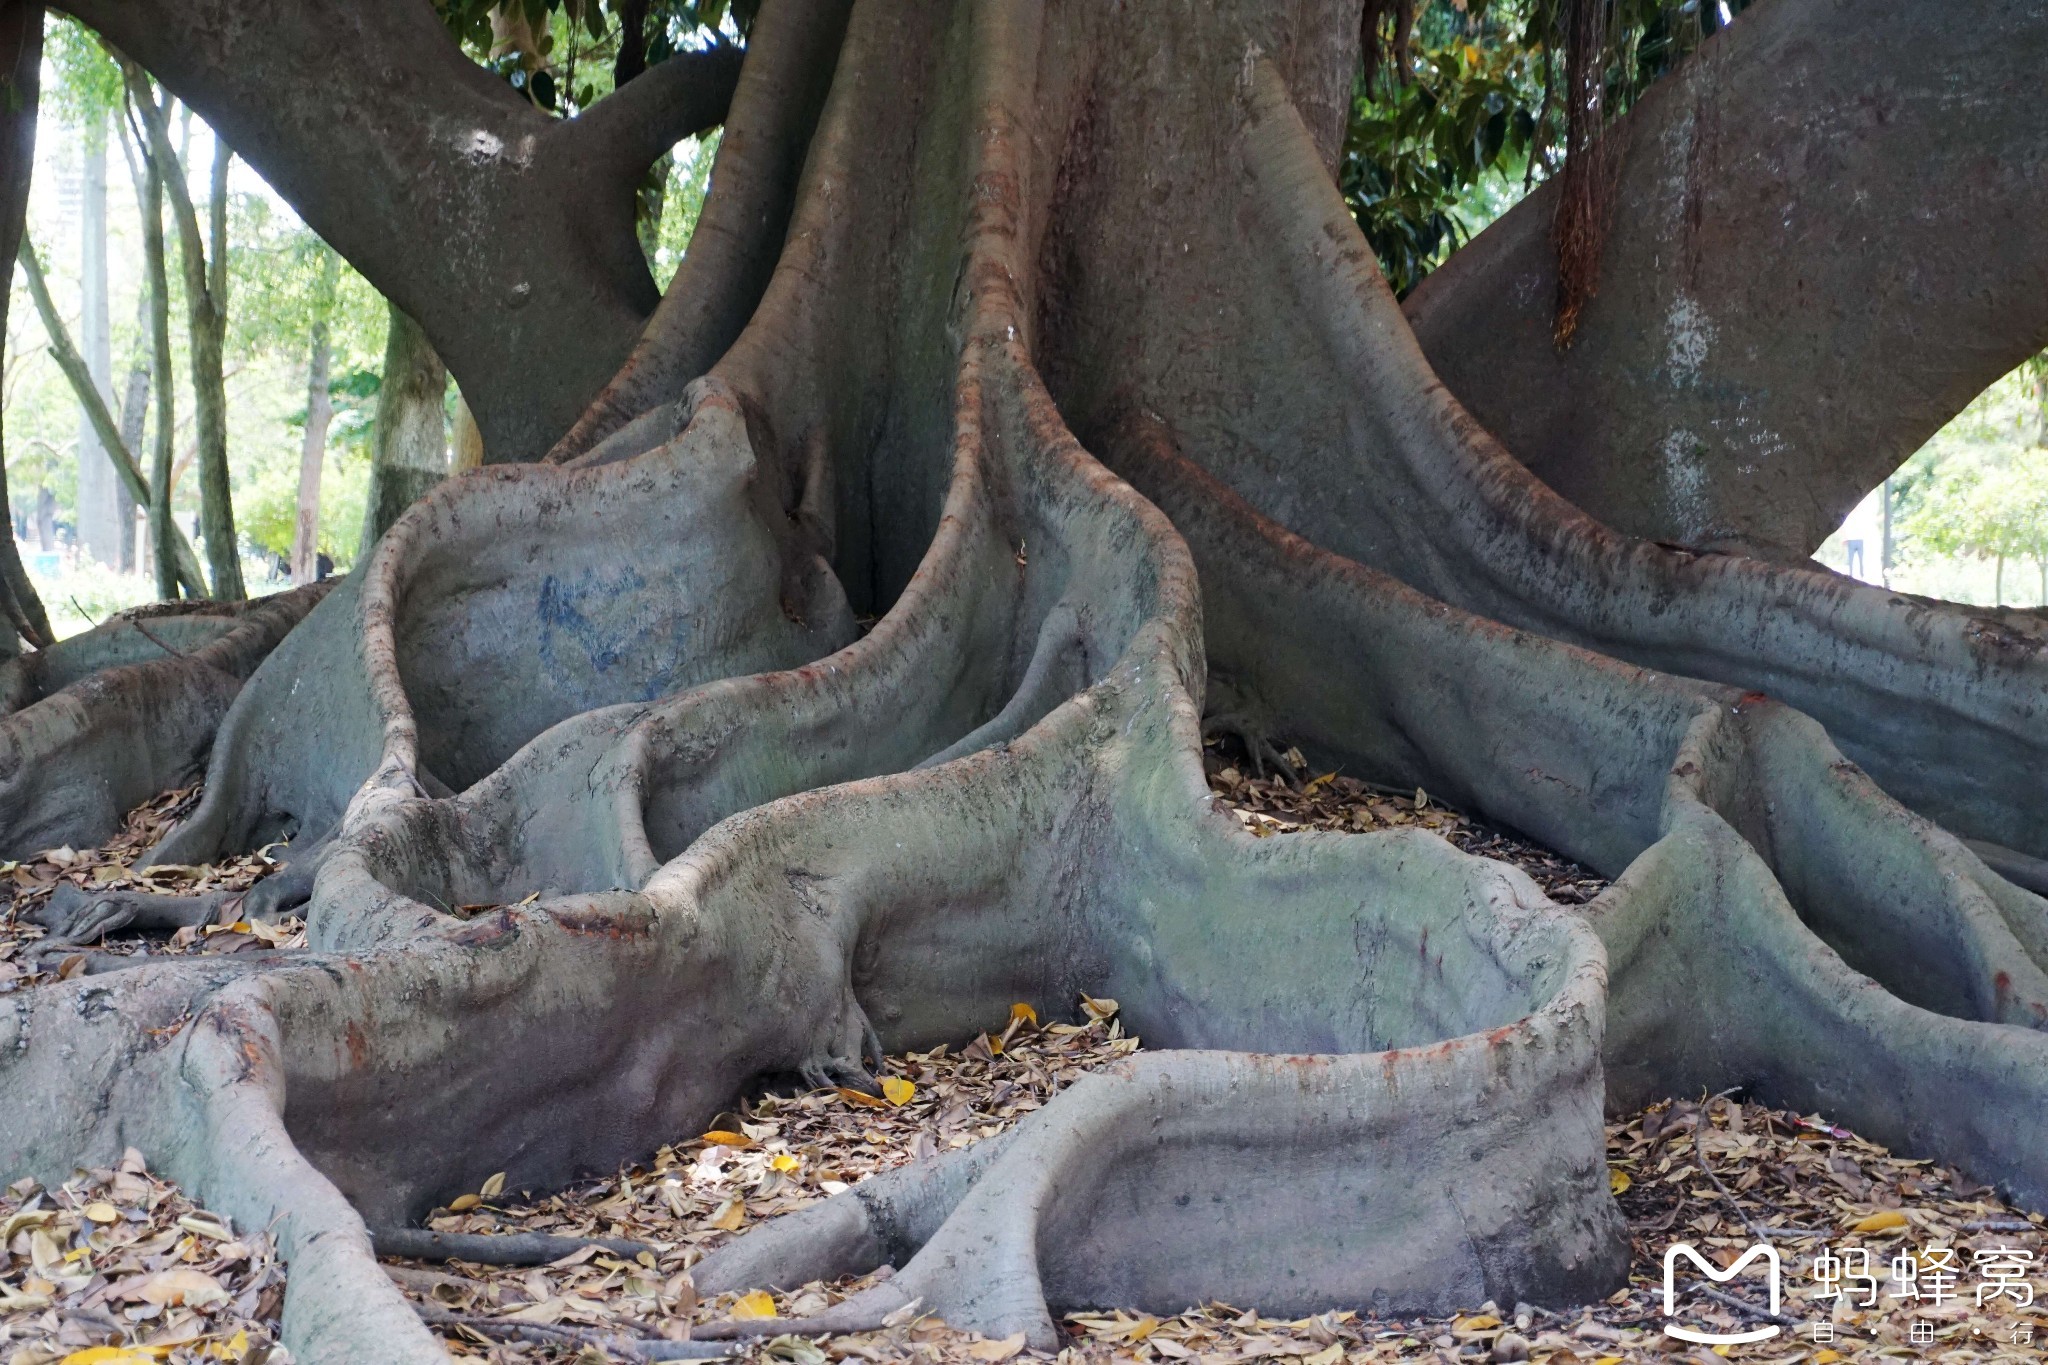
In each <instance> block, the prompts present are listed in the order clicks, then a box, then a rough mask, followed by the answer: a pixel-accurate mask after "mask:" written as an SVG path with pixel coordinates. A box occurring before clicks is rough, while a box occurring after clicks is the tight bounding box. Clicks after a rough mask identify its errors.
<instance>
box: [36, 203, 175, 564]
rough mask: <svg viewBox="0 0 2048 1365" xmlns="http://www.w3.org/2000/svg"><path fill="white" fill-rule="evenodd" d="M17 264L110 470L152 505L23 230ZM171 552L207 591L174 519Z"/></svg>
mask: <svg viewBox="0 0 2048 1365" xmlns="http://www.w3.org/2000/svg"><path fill="white" fill-rule="evenodd" d="M20 259H21V269H22V273H23V274H24V275H25V276H26V277H27V279H28V292H29V297H30V298H32V299H34V300H35V305H36V312H37V313H38V314H40V315H41V317H42V320H43V331H44V332H45V333H47V334H48V336H49V338H50V357H51V359H53V360H55V361H56V362H57V368H58V369H60V370H62V371H63V372H64V377H65V379H67V380H69V381H70V383H71V390H72V392H73V393H75V394H76V395H77V396H78V405H79V406H80V407H81V408H83V409H84V410H85V417H86V420H87V421H88V422H90V423H92V429H93V432H94V434H95V435H97V436H98V437H99V438H100V444H101V445H103V446H105V447H106V449H107V453H108V454H109V455H111V456H112V457H113V460H114V472H115V473H116V474H119V475H120V476H121V483H122V485H123V486H124V487H126V488H127V490H128V494H129V496H130V497H132V498H134V499H135V500H136V501H137V502H139V503H141V504H142V505H143V506H145V507H148V506H151V505H152V501H151V494H150V486H149V481H148V480H147V479H144V478H143V477H142V471H141V470H140V469H138V468H137V467H136V465H135V456H134V454H133V452H131V451H130V450H129V449H128V443H127V442H126V441H124V440H122V439H121V427H120V424H119V423H117V422H116V421H115V420H114V414H113V413H111V412H109V411H107V401H106V399H105V397H104V396H103V395H102V394H101V393H100V389H99V385H97V384H95V383H93V380H92V371H91V370H90V369H89V368H87V366H86V363H85V357H84V356H82V355H80V354H79V353H78V347H77V345H76V344H74V343H73V342H72V340H71V333H70V331H69V330H68V329H66V327H65V326H64V319H63V318H62V317H61V316H59V314H58V312H57V304H56V301H55V300H54V299H52V298H51V297H50V284H49V281H48V279H47V278H45V276H44V275H43V265H42V262H41V261H40V260H39V259H37V257H36V249H35V244H34V243H33V242H31V241H29V240H28V238H27V236H25V235H24V236H23V237H22V239H21V255H20ZM171 535H172V537H173V538H174V545H175V553H176V555H177V559H178V575H179V577H181V578H183V579H184V580H185V582H186V585H187V587H188V588H190V589H192V590H194V591H195V592H200V593H203V592H204V591H205V584H206V580H205V578H204V577H203V576H202V575H201V573H200V569H199V557H198V556H197V555H196V554H194V553H193V551H192V545H191V542H189V541H187V540H186V539H185V535H184V532H182V531H180V530H179V529H178V528H177V527H176V526H175V525H173V526H172V527H171Z"/></svg>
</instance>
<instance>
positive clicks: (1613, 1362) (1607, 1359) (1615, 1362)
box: [1593, 1356, 1621, 1365]
mask: <svg viewBox="0 0 2048 1365" xmlns="http://www.w3.org/2000/svg"><path fill="white" fill-rule="evenodd" d="M1593 1365H1621V1357H1620V1356H1601V1357H1600V1358H1599V1359H1598V1360H1596V1361H1594V1362H1593Z"/></svg>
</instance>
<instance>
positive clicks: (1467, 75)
mask: <svg viewBox="0 0 2048 1365" xmlns="http://www.w3.org/2000/svg"><path fill="white" fill-rule="evenodd" d="M1589 3H1590V4H1595V5H1598V6H1600V7H1601V8H1602V10H1603V12H1604V13H1603V19H1604V23H1605V28H1606V32H1607V42H1606V47H1605V50H1604V52H1603V54H1602V63H1603V69H1604V76H1605V79H1604V89H1605V109H1606V111H1607V113H1608V115H1609V116H1610V117H1612V116H1614V115H1617V114H1619V113H1621V112H1623V111H1624V110H1626V109H1627V108H1628V106H1629V105H1631V104H1633V103H1634V102H1635V100H1636V98H1637V97H1638V96H1640V95H1641V93H1642V92H1643V90H1645V89H1646V88H1648V86H1649V85H1650V84H1651V82H1653V81H1655V80H1656V79H1657V78H1658V77H1659V76H1662V75H1663V74H1664V73H1665V72H1667V71H1669V70H1670V69H1671V68H1672V67H1673V66H1675V65H1676V64H1677V63H1678V62H1679V61H1680V60H1681V59H1682V58H1683V57H1684V56H1685V55H1686V54H1687V53H1689V52H1691V51H1692V50H1693V49H1694V48H1695V47H1697V46H1698V45H1699V44H1700V42H1701V41H1702V40H1703V39H1704V38H1705V37H1707V36H1709V35H1711V34H1712V33H1713V32H1714V31H1715V30H1716V29H1717V28H1719V27H1720V26H1721V23H1722V18H1721V15H1722V12H1723V5H1722V4H1721V3H1720V0H1419V3H1417V4H1416V7H1415V22H1414V24H1413V26H1412V30H1411V31H1410V32H1409V33H1408V35H1407V36H1408V42H1407V46H1406V50H1405V52H1389V53H1387V54H1386V58H1387V59H1386V60H1380V61H1377V62H1376V63H1374V64H1373V66H1374V70H1373V74H1372V75H1371V76H1370V78H1368V77H1366V76H1365V75H1364V74H1363V73H1361V76H1360V79H1359V81H1358V83H1357V88H1356V89H1355V91H1354V93H1353V99H1352V106H1351V119H1350V124H1349V127H1348V128H1347V129H1346V131H1345V138H1344V152H1343V159H1342V162H1341V163H1340V165H1339V167H1338V187H1339V188H1340V189H1341V190H1342V191H1343V193H1344V198H1345V201H1346V202H1347V203H1348V204H1349V205H1350V206H1351V211H1352V214H1353V216H1354V217H1356V218H1357V219H1358V225H1359V228H1360V229H1361V230H1362V231H1363V232H1364V233H1365V238H1366V240H1367V241H1368V242H1370V243H1371V244H1372V248H1373V251H1374V253H1375V254H1376V255H1377V256H1378V257H1379V260H1380V267H1381V269H1382V270H1383V271H1384V272H1385V274H1386V277H1387V282H1388V283H1389V284H1391V285H1392V286H1393V288H1394V290H1395V292H1396V293H1400V294H1405V293H1407V292H1408V291H1409V290H1410V289H1412V288H1414V287H1415V285H1416V284H1417V283H1418V282H1420V281H1421V279H1422V277H1423V276H1424V275H1426V274H1428V273H1429V272H1430V271H1431V270H1432V269H1434V268H1435V267H1436V266H1438V265H1441V264H1442V263H1443V261H1444V259H1445V258H1446V257H1448V256H1449V255H1450V254H1451V252H1453V251H1455V250H1456V249H1457V248H1458V247H1459V246H1461V245H1463V244H1464V242H1465V241H1466V240H1467V239H1468V238H1469V237H1470V236H1471V234H1472V233H1474V232H1476V231H1478V230H1479V229H1481V228H1483V227H1485V226H1486V225H1487V224H1488V223H1490V222H1491V221H1492V220H1493V219H1494V218H1496V217H1498V216H1499V215H1500V214H1501V213H1503V212H1505V211H1506V210H1507V209H1508V208H1510V207H1512V206H1513V205H1514V203H1515V202H1516V201H1517V200H1519V199H1520V198H1521V196H1522V194H1523V193H1525V192H1526V191H1527V190H1528V188H1529V187H1530V186H1532V185H1534V184H1535V183H1537V182H1538V181H1541V180H1543V179H1545V178H1547V177H1548V176H1550V175H1552V174H1554V173H1555V172H1556V171H1557V170H1558V168H1559V166H1560V165H1561V163H1562V151H1561V149H1562V148H1563V146H1564V143H1565V139H1564V119H1563V114H1562V110H1561V99H1560V92H1561V87H1562V80H1563V70H1562V68H1563V62H1564V57H1563V53H1562V50H1561V43H1560V36H1561V34H1562V32H1563V26H1564V21H1565V19H1566V18H1567V16H1568V12H1569V11H1570V9H1571V7H1573V6H1574V5H1579V4H1589ZM1748 3H1749V0H1728V2H1727V4H1726V6H1725V8H1726V11H1727V12H1728V13H1729V14H1731V15H1733V14H1735V13H1739V12H1740V11H1741V10H1743V9H1744V8H1746V7H1747V5H1748ZM1399 8H1400V6H1399V5H1385V6H1381V7H1380V12H1383V13H1385V14H1387V15H1388V18H1387V20H1386V22H1385V23H1384V24H1383V25H1382V26H1381V27H1380V28H1379V30H1378V32H1377V34H1376V35H1375V36H1376V37H1377V39H1378V41H1379V42H1380V43H1381V44H1382V45H1384V46H1387V47H1393V46H1395V45H1396V44H1397V40H1398V38H1399V36H1400V31H1401V26H1400V25H1399V23H1398V20H1397V19H1396V18H1395V17H1393V16H1394V12H1395V11H1396V10H1398V9H1399Z"/></svg>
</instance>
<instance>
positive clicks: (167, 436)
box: [142, 146, 206, 599]
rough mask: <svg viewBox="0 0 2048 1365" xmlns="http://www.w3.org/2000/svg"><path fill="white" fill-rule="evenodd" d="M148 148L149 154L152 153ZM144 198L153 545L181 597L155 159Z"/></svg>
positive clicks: (159, 577)
mask: <svg viewBox="0 0 2048 1365" xmlns="http://www.w3.org/2000/svg"><path fill="white" fill-rule="evenodd" d="M147 150H148V149H147V147H146V146H145V148H144V151H145V154H146V153H147ZM144 164H145V166H146V167H147V169H146V171H145V172H144V183H143V199H142V251H143V259H144V264H145V266H146V267H147V269H148V271H149V346H150V353H151V356H152V358H153V362H154V364H155V366H156V391H157V400H156V444H155V446H154V448H153V449H152V450H151V453H150V501H149V540H150V551H151V553H150V558H151V560H152V561H153V563H154V564H155V567H156V585H157V593H158V594H159V595H160V596H162V597H164V598H166V599H168V598H172V597H175V596H177V594H178V578H179V574H178V547H179V545H180V544H182V542H183V540H184V537H183V536H182V535H181V534H180V533H179V531H178V524H177V522H176V520H175V519H174V518H173V517H172V514H171V489H172V486H173V483H174V479H173V476H172V473H171V464H172V461H173V460H174V459H175V458H176V455H177V439H178V422H177V416H178V404H177V394H178V389H177V377H176V373H175V371H174V370H173V369H172V365H171V279H170V268H169V262H168V261H167V259H166V256H165V251H164V181H163V170H162V168H161V166H159V164H158V163H157V160H156V158H155V157H153V156H148V157H147V159H146V161H145V163H144ZM186 588H187V590H188V591H187V595H188V596H194V597H197V596H203V595H204V593H205V590H206V589H205V584H204V583H187V584H186Z"/></svg>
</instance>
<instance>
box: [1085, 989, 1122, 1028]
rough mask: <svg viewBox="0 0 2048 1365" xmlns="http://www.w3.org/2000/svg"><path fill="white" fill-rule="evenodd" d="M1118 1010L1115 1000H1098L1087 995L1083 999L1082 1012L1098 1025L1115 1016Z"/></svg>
mask: <svg viewBox="0 0 2048 1365" xmlns="http://www.w3.org/2000/svg"><path fill="white" fill-rule="evenodd" d="M1116 1008H1117V1006H1116V1001H1114V1000H1097V999H1095V998H1094V997H1093V996H1087V995H1084V996H1082V997H1081V1012H1082V1013H1083V1014H1085V1015H1087V1016H1088V1017H1089V1018H1090V1019H1093V1020H1094V1021H1095V1022H1096V1023H1098V1024H1099V1023H1101V1022H1102V1021H1103V1020H1105V1019H1107V1018H1109V1016H1111V1015H1112V1014H1115V1013H1116Z"/></svg>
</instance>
